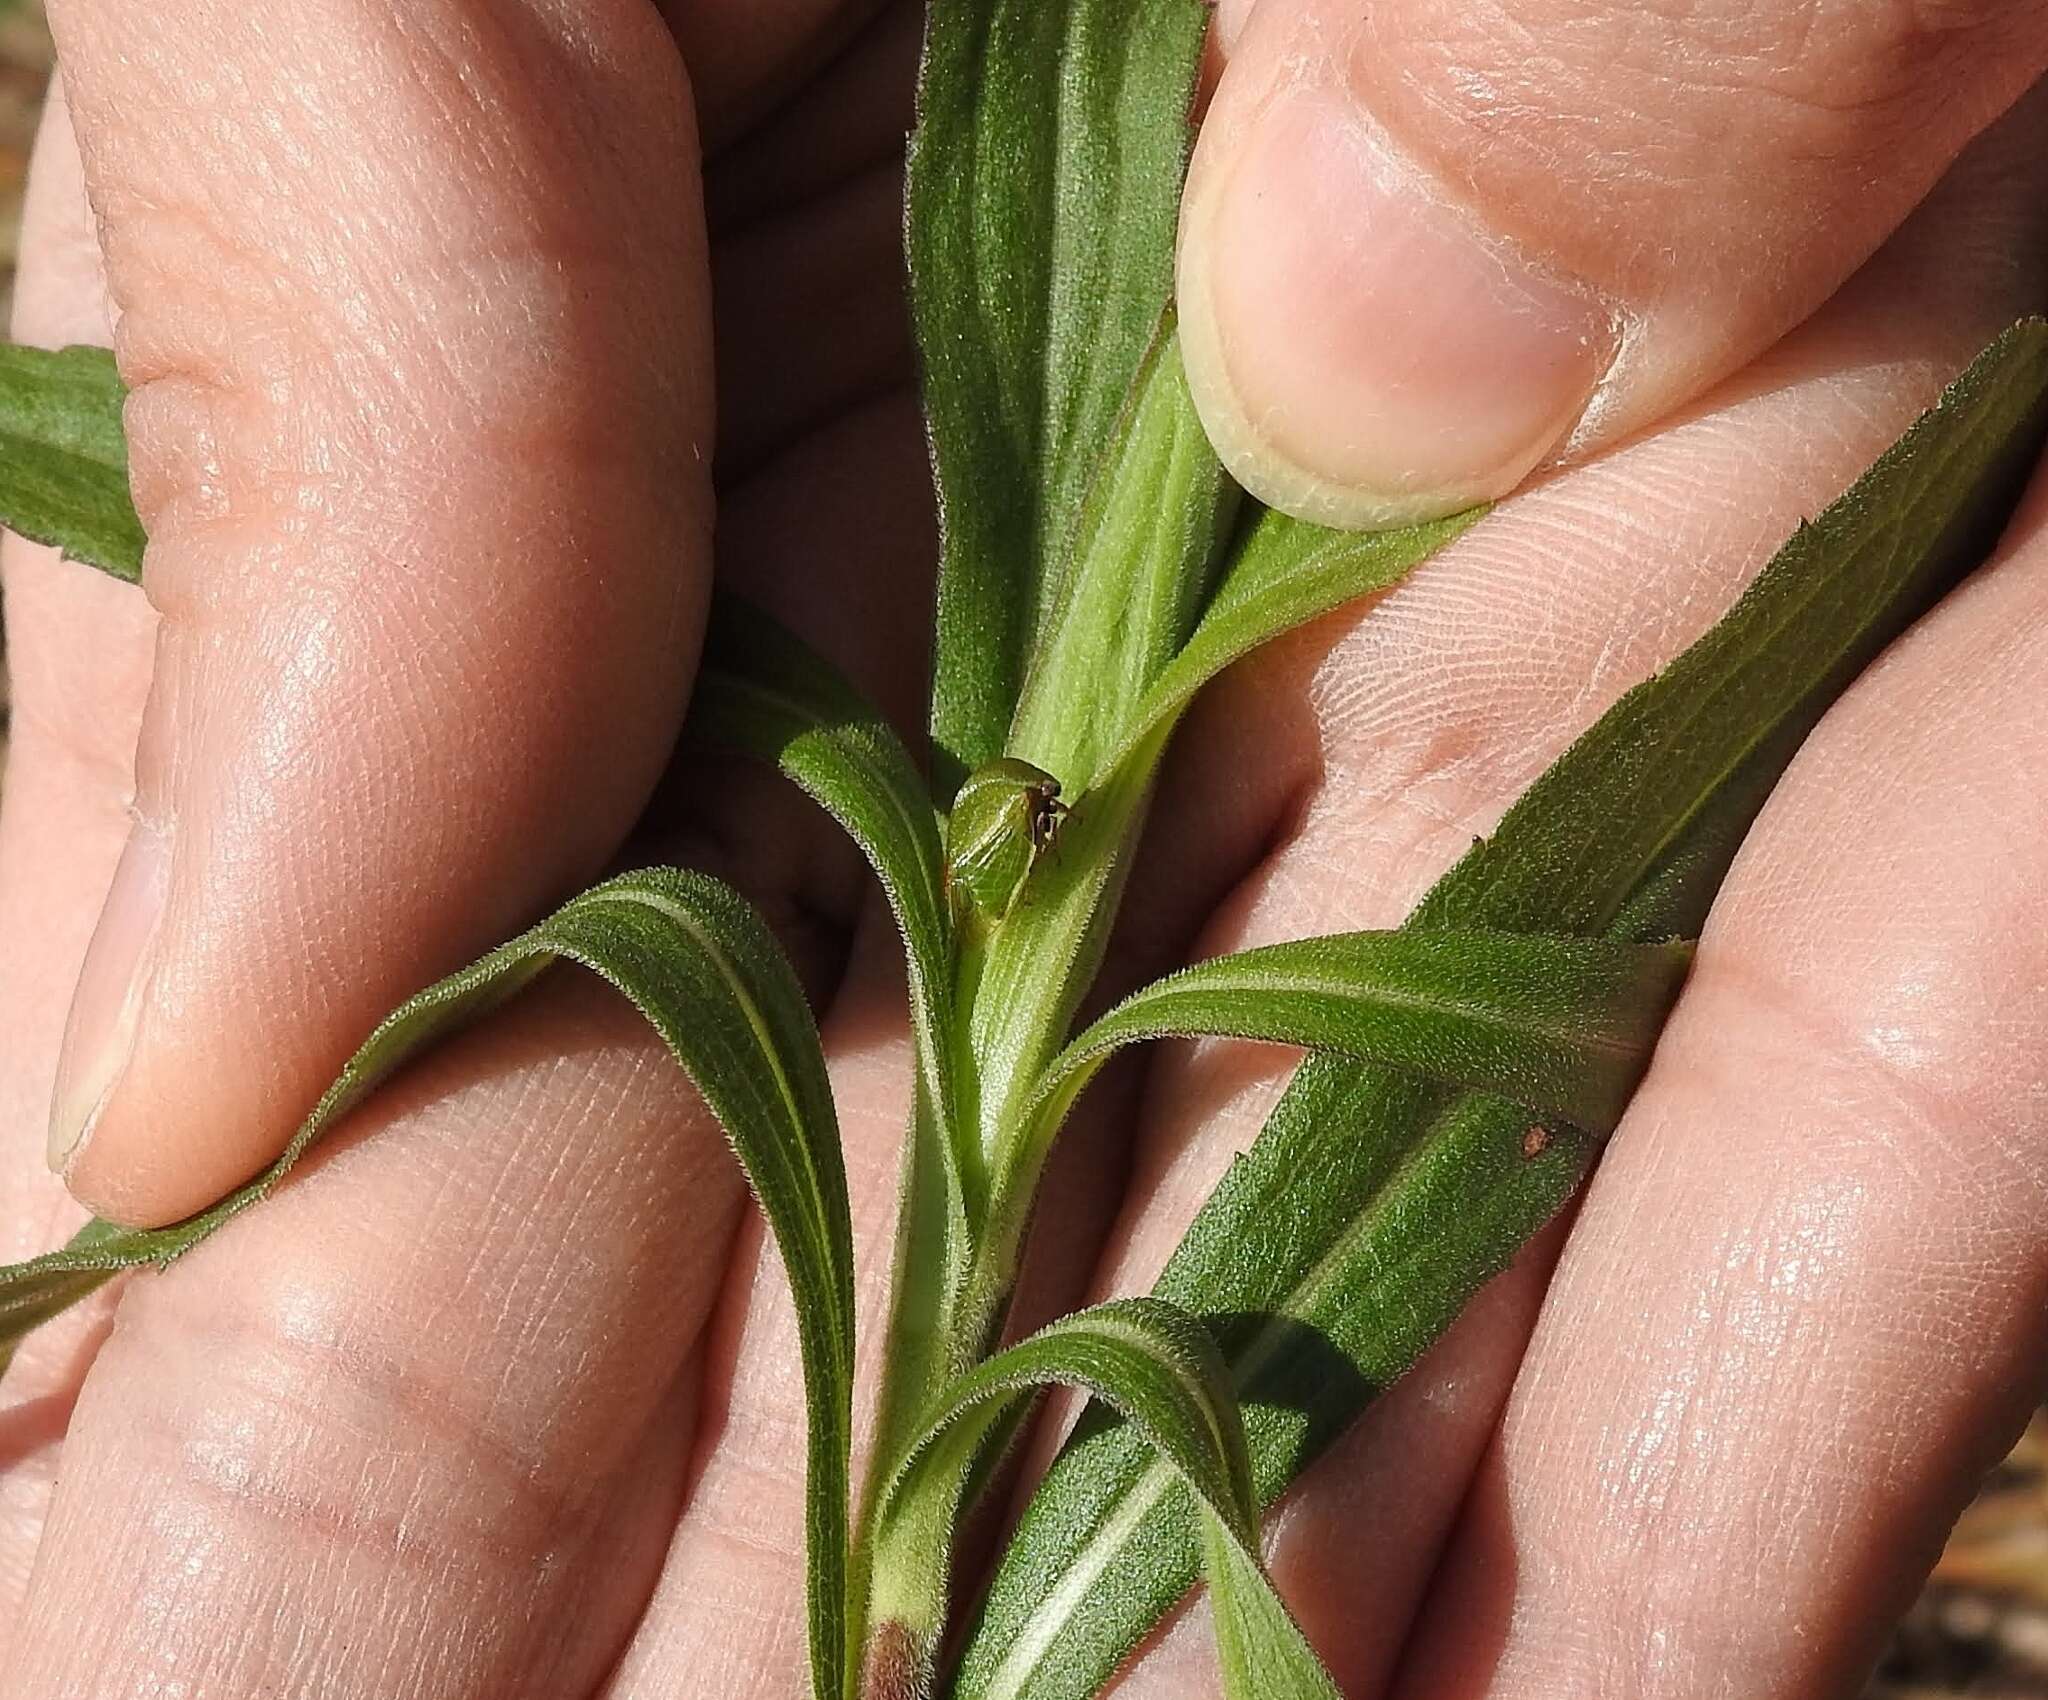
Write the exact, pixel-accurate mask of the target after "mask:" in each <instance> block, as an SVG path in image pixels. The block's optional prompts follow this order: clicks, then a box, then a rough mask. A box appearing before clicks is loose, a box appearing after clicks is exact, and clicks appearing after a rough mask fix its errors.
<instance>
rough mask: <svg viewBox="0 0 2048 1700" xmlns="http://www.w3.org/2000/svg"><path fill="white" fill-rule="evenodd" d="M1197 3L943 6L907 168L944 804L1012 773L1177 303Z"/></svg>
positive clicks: (1028, 0) (1201, 17)
mask: <svg viewBox="0 0 2048 1700" xmlns="http://www.w3.org/2000/svg"><path fill="white" fill-rule="evenodd" d="M1207 27H1208V14H1207V11H1206V9H1205V8H1204V7H1203V6H1201V5H1200V4H1199V3H1198V0H941V3H940V4H936V5H934V6H932V7H931V8H930V11H929V21H928V24H927V32H926V37H925V52H924V67H923V71H922V75H921V78H920V82H919V87H918V124H917V130H916V133H915V135H914V136H913V137H912V141H911V147H910V156H909V161H908V174H909V180H908V219H907V242H908V247H909V259H910V285H911V306H912V313H913V317H914V320H915V323H916V328H917V338H918V345H919V348H920V350H921V351H922V354H923V358H924V374H925V384H924V393H925V415H926V419H927V421H928V424H929V427H930V432H931V443H932V460H933V471H934V475H935V477H936V479H937V483H938V492H939V509H940V517H941V526H942V530H943V545H944V547H943V556H942V560H941V565H940V572H939V608H938V636H937V648H936V653H935V656H934V682H933V695H932V730H933V733H934V736H935V738H936V740H937V742H938V746H939V753H940V756H941V757H942V758H943V759H944V760H945V761H947V762H948V763H949V764H950V769H951V770H950V771H949V772H948V773H946V774H943V775H942V776H941V791H942V794H944V795H950V794H951V789H952V786H953V785H954V784H955V783H957V782H958V780H959V779H960V778H961V777H963V776H964V775H965V774H966V773H968V772H969V771H971V770H972V769H974V768H977V767H980V766H981V765H982V764H983V763H985V762H988V761H990V760H992V759H993V758H995V757H996V756H998V755H1000V754H1001V753H1002V750H1003V740H1004V737H1005V735H1006V734H1007V733H1008V731H1009V727H1010V716H1011V711H1012V709H1013V708H1014V707H1015V704H1016V700H1017V692H1018V689H1019V687H1020V686H1021V684H1022V682H1023V675H1024V668H1025V663H1026V660H1027V658H1028V657H1029V654H1030V651H1031V647H1032V643H1033V641H1034V638H1035V635H1036V633H1037V630H1038V625H1039V620H1040V617H1041V615H1042V613H1043V610H1044V607H1045V604H1046V600H1047V598H1048V597H1049V595H1050V594H1051V591H1052V588H1053V584H1054V581H1055V579H1056V577H1057V575H1058V573H1059V572H1060V570H1061V568H1062V566H1063V564H1064V562H1065V561H1066V559H1067V556H1068V553H1069V551H1070V550H1071V549H1072V546H1073V542H1074V536H1075V531H1076V528H1077V526H1078V525H1079V522H1080V513H1081V505H1082V502H1083V499H1084V498H1085V496H1086V493H1087V491H1088V488H1089V486H1090V484H1091V483H1092V482H1093V480H1094V478H1095V476H1096V470H1097V468H1098V467H1099V466H1100V465H1101V463H1102V461H1103V458H1104V456H1105V454H1106V453H1107V451H1108V448H1109V444H1110V441H1111V437H1112V435H1113V433H1114V431H1115V429H1116V424H1117V420H1118V418H1119V416H1120V415H1121V414H1122V412H1123V409H1124V406H1125V398H1126V396H1127V395H1128V394H1129V392H1130V389H1131V385H1132V382H1133V380H1134V379H1135V377H1136V375H1137V372H1138V366H1139V362H1140V361H1141V360H1142V359H1143V357H1144V353H1145V349H1146V346H1147V345H1148V344H1149V343H1150V342H1151V340H1152V336H1153V332H1154V330H1155V329H1156V327H1157V326H1158V324H1159V317H1160V314H1161V312H1162V311H1163V310H1164V309H1165V307H1166V303H1167V298H1168V295H1169V294H1170V292H1171V289H1172V266H1173V233H1174V226H1175V221H1176V219H1177V217H1178V213H1179V201H1180V183H1181V176H1182V172H1183V169H1184V167H1185V163H1186V154H1187V147H1188V139H1189V127H1188V109H1189V101H1190V98H1191V94H1192V91H1193V88H1194V81H1195V72H1196V67H1197V65H1198V64H1199V61H1200V56H1201V51H1202V40H1203V36H1204V33H1205V31H1206V29H1207Z"/></svg>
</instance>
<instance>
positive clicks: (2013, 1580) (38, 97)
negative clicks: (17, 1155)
mask: <svg viewBox="0 0 2048 1700" xmlns="http://www.w3.org/2000/svg"><path fill="white" fill-rule="evenodd" d="M49 65H50V41H49V36H48V34H47V32H46V31H45V30H44V28H43V24H42V13H41V7H40V4H39V0H0V307H4V306H5V304H6V302H7V300H8V299H9V298H10V297H11V294H12V283H13V276H14V256H15V237H16V230H17V226H18V223H19V219H20V213H21V189H22V181H23V177H24V175H25V172H26V168H27V163H28V147H29V141H30V138H31V137H32V136H33V134H34V131H35V121H36V113H37V110H38V108H39V106H40V104H41V101H42V92H43V86H44V82H45V80H46V79H47V77H48V74H49ZM6 714H7V685H6V666H5V651H4V632H0V778H4V775H5V772H6V759H7V738H6V725H7V721H6ZM1965 1695H1967V1696H1970V1697H1972V1700H2048V1416H2043V1417H2041V1418H2037V1419H2036V1421H2035V1423H2034V1426H2033V1428H2032V1429H2030V1430H2029V1431H2028V1433H2027V1436H2026V1438H2025V1439H2023V1440H2022V1441H2021V1442H2020V1444H2019V1446H2018V1447H2017V1448H2016V1449H2015V1450H2014V1452H2013V1454H2012V1456H2011V1457H2010V1458H2009V1459H2007V1461H2006V1462H2005V1463H2004V1464H2003V1465H2002V1466H2001V1467H2000V1468H1999V1469H1998V1470H1997V1471H1996V1472H1995V1473H1994V1474H1993V1476H1992V1477H1991V1479H1990V1480H1989V1481H1988V1482H1986V1483H1985V1485H1984V1490H1983V1492H1982V1493H1981V1494H1980V1495H1979V1496H1978V1499H1977V1501H1976V1503H1975V1504H1974V1505H1972V1506H1971V1507H1970V1509H1969V1511H1968V1512H1967V1513H1966V1514H1965V1515H1964V1517H1963V1520H1962V1522H1961V1524H1960V1525H1959V1526H1958V1527H1957V1529H1956V1532H1955V1536H1954V1538H1953V1539H1952V1540H1951V1541H1950V1542H1949V1546H1948V1550H1947V1552H1946V1553H1945V1554H1944V1555H1943V1557H1942V1561H1941V1566H1940V1568H1939V1569H1938V1570H1937V1571H1936V1573H1935V1577H1934V1580H1933V1582H1932V1583H1930V1584H1929V1586H1928V1588H1927V1591H1926V1592H1925V1593H1924V1594H1923V1595H1922V1596H1921V1598H1920V1601H1919V1603H1918V1604H1917V1605H1916V1606H1915V1607H1914V1609H1913V1612H1912V1614H1911V1615H1910V1616H1909V1617H1908V1618H1907V1620H1906V1622H1905V1623H1904V1625H1902V1626H1901V1628H1900V1630H1899V1632H1898V1634H1897V1636H1896V1637H1895V1638H1894V1641H1893V1644H1892V1649H1891V1652H1890V1654H1889V1655H1888V1656H1887V1658H1886V1660H1885V1664H1884V1668H1883V1669H1882V1670H1881V1671H1880V1672H1879V1675H1878V1678H1877V1680H1876V1682H1875V1683H1874V1684H1873V1685H1872V1687H1871V1689H1870V1691H1869V1693H1868V1695H1866V1697H1865V1700H1953V1697H1956V1696H1965Z"/></svg>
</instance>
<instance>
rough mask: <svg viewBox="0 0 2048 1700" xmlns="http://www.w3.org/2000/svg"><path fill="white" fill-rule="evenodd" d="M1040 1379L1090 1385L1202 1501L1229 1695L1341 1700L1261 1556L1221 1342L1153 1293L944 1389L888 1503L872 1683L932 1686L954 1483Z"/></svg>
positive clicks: (903, 1689) (1077, 1320)
mask: <svg viewBox="0 0 2048 1700" xmlns="http://www.w3.org/2000/svg"><path fill="white" fill-rule="evenodd" d="M1047 1386H1066V1387H1080V1388H1084V1389H1086V1390H1087V1391H1088V1392H1090V1393H1092V1394H1094V1395H1095V1396H1096V1397H1097V1398H1099V1399H1101V1400H1103V1401H1104V1402H1105V1403H1106V1404H1108V1405H1109V1406H1111V1407H1112V1408H1113V1409H1115V1410H1116V1411H1117V1412H1119V1413H1120V1414H1121V1415H1122V1416H1123V1417H1124V1418H1125V1420H1126V1421H1128V1422H1129V1423H1130V1424H1131V1426H1132V1428H1133V1430H1134V1431H1135V1432H1136V1433H1137V1434H1139V1435H1141V1436H1142V1437H1143V1439H1144V1442H1145V1444H1146V1445H1147V1446H1148V1447H1149V1448H1150V1449H1151V1450H1152V1451H1153V1452H1154V1453H1155V1454H1156V1455H1157V1457H1158V1459H1159V1463H1160V1467H1161V1468H1162V1469H1164V1470H1167V1471H1169V1472H1170V1473H1171V1474H1172V1475H1173V1476H1174V1477H1175V1478H1176V1479H1177V1480H1178V1481H1179V1482H1181V1483H1182V1484H1184V1485H1185V1487H1186V1488H1187V1489H1188V1490H1189V1491H1190V1493H1191V1494H1192V1495H1193V1496H1194V1499H1195V1503H1196V1504H1198V1505H1199V1506H1200V1507H1201V1510H1202V1521H1203V1525H1204V1533H1205V1538H1206V1543H1207V1552H1208V1570H1209V1582H1210V1587H1211V1591H1212V1593H1213V1594H1214V1596H1215V1602H1216V1625H1217V1640H1218V1650H1219V1652H1220V1653H1221V1655H1222V1663H1223V1668H1224V1672H1225V1693H1226V1694H1227V1695H1228V1696H1230V1700H1336V1692H1337V1691H1336V1688H1335V1686H1334V1685H1333V1684H1332V1683H1331V1681H1330V1679H1329V1676H1328V1674H1327V1673H1326V1672H1325V1671H1324V1670H1323V1668H1322V1665H1321V1663H1320V1662H1319V1661H1318V1660H1317V1658H1316V1655H1315V1653H1314V1651H1313V1650H1312V1649H1311V1648H1310V1647H1309V1645H1308V1642H1307V1641H1306V1640H1305V1639H1304V1638H1303V1636H1302V1633H1301V1630H1300V1629H1299V1627H1298V1626H1297V1625H1296V1624H1295V1622H1294V1620H1293V1618H1292V1617H1290V1616H1289V1615H1288V1612H1287V1609H1286V1607H1285V1606H1284V1605H1283V1604H1282V1603H1281V1601H1280V1598H1279V1596H1278V1595H1277V1594H1276V1593H1275V1592H1274V1590H1273V1585H1272V1582H1271V1580H1270V1578H1268V1576H1267V1575H1266V1572H1265V1567H1264V1566H1263V1565H1262V1564H1261V1563H1260V1561H1259V1556H1258V1523H1259V1508H1258V1502H1257V1500H1256V1498H1255V1496H1254V1494H1253V1490H1252V1480H1251V1473H1250V1460H1249V1458H1248V1456H1247V1454H1246V1451H1245V1442H1244V1431H1243V1428H1242V1426H1241V1425H1240V1423H1239V1420H1238V1412H1237V1402H1236V1399H1235V1398H1234V1397H1233V1395H1232V1393H1231V1391H1230V1383H1229V1378H1228V1375H1227V1374H1226V1372H1225V1369H1224V1366H1223V1362H1222V1359H1221V1358H1220V1357H1219V1356H1218V1354H1217V1351H1216V1347H1215V1343H1214V1342H1213V1341H1212V1340H1211V1339H1210V1338H1209V1336H1208V1334H1207V1333H1206V1332H1205V1331H1204V1330H1203V1328H1202V1325H1201V1324H1200V1323H1199V1322H1197V1321H1195V1319H1194V1318H1193V1317H1191V1316H1189V1315H1187V1314H1186V1313H1185V1312H1184V1311H1181V1310H1179V1309H1177V1308H1176V1307H1174V1306H1173V1305H1170V1304H1165V1303H1162V1302H1161V1301H1159V1300H1157V1299H1121V1300H1114V1301H1112V1302H1110V1303H1108V1304H1103V1305H1097V1306H1095V1307H1094V1308H1093V1309H1091V1310H1085V1311H1082V1312H1080V1313H1079V1314H1078V1315H1075V1316H1070V1317H1066V1318H1063V1319H1062V1320H1061V1321H1058V1322H1055V1323H1053V1324H1052V1325H1051V1326H1049V1327H1047V1328H1045V1329H1042V1330H1041V1331H1040V1332H1038V1333H1037V1334H1034V1335H1032V1336H1031V1338H1030V1339H1028V1340H1026V1341H1024V1342H1022V1343H1021V1344H1020V1345H1016V1346H1013V1347H1011V1348H1010V1349H1009V1350H1008V1351H1005V1352H1002V1353H999V1354H998V1355H997V1356H995V1357H993V1358H990V1359H988V1360H987V1361H986V1362H984V1363H981V1364H978V1365H977V1366H976V1367H975V1368H973V1369H972V1370H970V1371H968V1372H967V1373H966V1374H965V1375H963V1376H962V1377H960V1379H959V1380H958V1381H956V1382H955V1383H954V1384H953V1385H952V1387H951V1388H949V1389H948V1390H947V1392H946V1394H945V1396H944V1397H943V1398H942V1399H941V1401H940V1403H939V1405H938V1408H937V1410H936V1411H935V1412H934V1414H933V1416H932V1418H931V1421H930V1423H929V1425H928V1426H927V1428H926V1430H925V1434H924V1437H923V1438H922V1440H921V1441H920V1442H919V1443H918V1445H917V1446H916V1448H915V1449H914V1450H913V1451H912V1453H911V1455H910V1456H909V1458H908V1459H907V1460H906V1461H905V1462H904V1464H903V1465H902V1466H901V1467H900V1468H899V1469H898V1470H897V1471H896V1473H895V1475H894V1476H893V1478H892V1479H891V1481H890V1482H889V1484H888V1486H887V1487H886V1488H885V1489H884V1491H883V1494H882V1497H881V1501H880V1529H881V1537H880V1540H879V1543H878V1548H877V1553H876V1561H875V1573H874V1584H875V1589H874V1599H873V1617H874V1622H875V1624H876V1626H877V1627H876V1631H875V1633H874V1636H873V1637H872V1638H871V1640H870V1643H869V1647H870V1652H869V1659H870V1675H871V1678H872V1679H873V1680H872V1688H871V1691H872V1692H876V1693H884V1694H899V1693H924V1692H927V1691H928V1689H927V1685H928V1681H929V1671H930V1665H931V1661H932V1658H933V1656H934V1653H935V1650H936V1647H937V1643H938V1637H939V1633H940V1630H941V1629H942V1627H943V1624H944V1616H945V1594H946V1574H945V1573H946V1566H947V1555H948V1554H949V1553H950V1551H951V1546H952V1529H953V1525H954V1522H955V1520H956V1518H957V1514H958V1509H959V1495H960V1490H961V1488H962V1486H963V1485H964V1484H965V1483H966V1481H967V1480H968V1478H969V1476H970V1475H971V1473H972V1471H973V1468H974V1464H975V1460H976V1459H977V1458H978V1457H979V1456H980V1455H981V1454H982V1452H983V1450H984V1448H985V1447H986V1446H987V1444H988V1442H989V1441H990V1439H991V1437H993V1436H997V1435H999V1434H1000V1433H1002V1432H1004V1431H1006V1429H1007V1428H1009V1427H1010V1426H1012V1421H1013V1418H1014V1416H1015V1414H1016V1407H1017V1406H1018V1404H1019V1403H1020V1402H1021V1401H1023V1400H1026V1399H1028V1398H1030V1397H1032V1396H1034V1395H1035V1394H1036V1393H1037V1392H1038V1390H1039V1389H1041V1388H1043V1387H1047Z"/></svg>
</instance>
